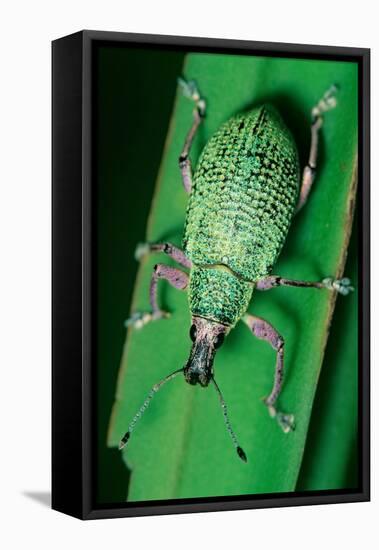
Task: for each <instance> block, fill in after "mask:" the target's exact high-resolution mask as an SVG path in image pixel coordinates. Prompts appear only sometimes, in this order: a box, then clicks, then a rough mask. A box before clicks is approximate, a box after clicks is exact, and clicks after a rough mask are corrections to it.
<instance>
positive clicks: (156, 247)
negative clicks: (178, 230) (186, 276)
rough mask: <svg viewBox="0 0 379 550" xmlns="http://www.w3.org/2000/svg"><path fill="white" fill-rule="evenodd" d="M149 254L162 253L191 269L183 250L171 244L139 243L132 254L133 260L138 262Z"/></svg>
mask: <svg viewBox="0 0 379 550" xmlns="http://www.w3.org/2000/svg"><path fill="white" fill-rule="evenodd" d="M150 252H164V253H165V254H167V256H170V258H172V259H173V260H175V262H178V264H180V265H182V266H183V267H187V268H191V266H192V262H191V260H189V259H188V258H187V256H186V255H185V254H184V252H183V250H180V248H177V247H176V246H175V245H173V244H171V243H139V244H138V245H137V248H136V251H135V253H134V256H135V259H136V260H138V261H139V260H141V259H142V258H143V256H145V255H146V254H149V253H150Z"/></svg>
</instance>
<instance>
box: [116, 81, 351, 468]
mask: <svg viewBox="0 0 379 550" xmlns="http://www.w3.org/2000/svg"><path fill="white" fill-rule="evenodd" d="M179 83H180V85H181V87H182V90H183V93H184V95H185V96H187V97H188V98H190V99H191V100H193V101H194V103H195V109H194V111H193V123H192V126H191V128H190V130H189V132H188V134H187V137H186V139H185V142H184V147H183V150H182V152H181V154H180V157H179V168H180V171H181V174H182V180H183V186H184V189H185V190H186V191H187V193H188V194H189V200H188V207H187V215H186V220H185V226H184V236H183V250H180V249H179V248H177V247H175V246H174V245H172V244H170V243H154V244H150V243H144V244H143V245H140V246H139V247H138V248H137V251H136V257H137V259H140V258H141V257H142V256H143V255H144V254H146V253H148V252H163V253H165V254H167V255H169V256H170V257H171V258H173V259H174V260H175V261H176V262H177V263H179V264H180V265H181V266H182V267H183V268H185V269H187V270H189V273H187V272H186V271H183V270H182V269H179V268H174V267H169V266H167V265H164V264H157V265H156V266H155V268H154V272H153V275H152V279H151V285H150V304H151V307H152V311H151V312H148V313H139V312H137V313H135V314H133V315H132V316H131V317H130V318H129V319H128V320H127V322H126V325H127V326H134V327H136V328H140V327H142V326H143V325H145V324H146V323H148V322H150V321H153V320H157V319H162V318H164V317H166V316H167V313H166V312H164V311H162V310H161V309H160V308H159V305H158V300H157V283H158V280H159V279H162V278H163V279H166V280H167V281H168V282H169V283H170V284H171V285H172V286H173V287H174V288H177V289H179V290H187V291H188V297H189V308H190V312H191V316H192V323H191V327H190V330H189V337H190V340H191V341H192V346H191V351H190V355H189V358H188V361H187V363H186V364H185V365H184V367H182V368H179V369H177V370H174V371H173V372H172V373H171V374H169V375H167V376H166V377H165V378H164V379H163V380H161V381H160V382H158V384H155V385H154V386H153V387H152V389H151V391H150V393H149V395H148V396H147V398H146V399H145V401H144V403H143V404H142V406H141V408H140V409H139V411H138V412H137V414H136V415H135V417H134V418H133V420H132V422H131V424H130V425H129V428H128V430H127V432H126V433H125V435H124V436H123V438H122V439H121V441H120V449H121V448H123V447H124V446H125V445H126V443H127V441H128V440H129V438H130V434H131V432H132V431H133V429H134V428H135V425H136V423H137V422H138V420H139V419H140V418H141V416H142V414H143V413H144V412H145V410H146V409H147V407H148V406H149V404H150V401H151V399H152V398H153V397H154V395H155V394H156V392H157V391H158V390H159V389H160V388H161V387H162V386H163V385H164V384H165V383H166V382H168V381H170V380H172V379H173V378H175V377H176V376H177V375H178V374H179V373H183V374H184V378H185V380H186V382H188V383H189V384H191V385H195V384H199V385H200V386H202V387H207V386H208V385H209V384H210V383H212V385H213V386H214V388H215V390H216V392H217V394H218V397H219V399H220V404H221V407H222V412H223V415H224V420H225V425H226V428H227V430H228V432H229V435H230V437H231V439H232V442H233V445H234V447H235V449H236V452H237V454H238V456H239V457H240V458H241V459H242V460H243V461H245V462H246V461H247V457H246V454H245V452H244V451H243V449H242V447H241V446H240V445H239V443H238V441H237V438H236V435H235V433H234V431H233V429H232V427H231V423H230V420H229V417H228V413H227V408H226V403H225V401H224V398H223V396H222V393H221V391H220V388H219V386H218V385H217V382H216V379H215V374H214V356H215V353H216V351H217V349H219V348H220V347H221V346H222V344H223V343H224V340H225V337H226V336H227V335H228V333H229V332H230V330H231V329H232V328H233V327H234V326H235V325H236V323H237V322H238V321H239V320H242V321H244V323H245V324H246V325H247V326H248V328H249V329H250V331H251V332H252V334H253V335H254V336H256V337H257V338H260V339H262V340H265V341H266V342H267V343H269V344H270V345H271V346H272V348H273V349H274V350H275V352H276V367H275V375H274V383H273V387H272V390H271V392H270V393H269V395H268V396H267V397H266V399H265V400H264V403H265V405H266V406H267V408H268V412H269V413H270V416H272V417H273V418H275V419H276V420H277V422H278V424H279V425H280V427H281V428H282V429H283V431H284V432H285V433H288V432H290V431H291V430H292V429H294V416H293V415H292V414H285V413H283V412H281V411H280V410H278V409H277V400H278V398H279V395H280V392H281V389H282V386H283V380H284V353H285V341H284V338H283V336H282V335H280V334H279V332H278V331H277V330H276V329H275V328H274V327H273V326H272V325H270V323H268V322H267V321H265V320H264V319H261V318H259V317H255V316H254V315H251V314H248V313H247V308H248V306H249V304H250V301H251V298H252V295H253V292H254V290H258V291H265V290H269V289H272V288H275V287H277V286H297V287H304V288H316V289H327V290H329V291H337V292H339V293H341V294H343V295H346V294H348V293H349V292H350V291H352V290H353V288H352V287H351V286H350V280H349V279H347V278H346V277H345V278H343V279H334V278H332V277H326V278H324V279H323V280H322V281H316V282H309V281H295V280H292V279H285V278H283V277H280V276H278V275H272V274H271V271H272V269H273V266H274V265H275V262H276V260H277V258H278V256H279V254H280V251H281V249H282V247H283V244H284V242H285V239H286V236H287V233H288V230H289V228H290V225H291V220H292V218H293V216H294V214H295V213H296V212H297V211H298V210H299V209H300V208H302V206H303V205H304V204H305V203H306V201H307V198H308V196H309V193H310V190H311V187H312V184H313V181H314V178H315V175H316V165H317V148H318V135H319V131H320V128H321V126H322V122H323V114H324V113H325V112H326V111H328V110H329V109H332V108H333V107H335V106H336V99H335V92H336V88H335V86H332V87H331V88H330V89H329V90H328V91H327V92H326V93H325V94H324V96H323V97H322V98H321V100H320V101H319V102H318V103H317V105H316V106H315V107H313V109H312V124H311V147H310V153H309V161H308V164H307V166H306V167H305V168H304V171H303V177H302V180H300V169H299V160H298V153H297V148H296V145H295V143H294V140H293V138H292V136H291V134H290V132H289V130H288V129H287V127H286V126H285V124H284V123H283V121H282V119H281V117H280V114H279V113H278V112H277V111H276V110H275V109H274V108H273V107H272V106H271V105H268V104H267V105H266V104H264V105H258V106H257V107H255V108H254V109H252V110H251V111H250V112H248V113H246V114H238V115H236V116H234V117H232V118H231V119H230V120H228V121H226V122H225V123H224V124H223V125H222V126H221V127H220V128H219V130H218V131H216V133H215V134H214V135H213V136H212V137H211V139H210V140H209V141H208V143H207V144H206V146H205V147H204V150H203V151H202V153H201V156H200V159H199V162H198V166H197V168H196V170H195V172H194V174H192V166H191V160H190V157H189V153H190V149H191V144H192V142H193V139H194V137H195V135H196V132H197V129H198V127H199V125H200V124H201V121H202V119H203V118H204V115H205V108H206V103H205V100H204V99H203V98H202V97H201V96H200V93H199V91H198V89H197V86H196V84H195V82H194V81H188V82H187V81H184V80H182V79H179Z"/></svg>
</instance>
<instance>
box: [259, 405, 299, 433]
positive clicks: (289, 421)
mask: <svg viewBox="0 0 379 550" xmlns="http://www.w3.org/2000/svg"><path fill="white" fill-rule="evenodd" d="M264 403H265V405H266V406H267V409H268V412H269V415H270V416H271V418H276V421H277V423H278V424H279V426H280V427H281V428H282V430H283V432H284V433H285V434H287V433H289V432H290V431H293V430H294V429H295V416H294V415H293V414H284V413H282V412H280V411H278V410H277V409H276V408H275V407H274V406H273V405H268V404H267V403H266V401H265V400H264Z"/></svg>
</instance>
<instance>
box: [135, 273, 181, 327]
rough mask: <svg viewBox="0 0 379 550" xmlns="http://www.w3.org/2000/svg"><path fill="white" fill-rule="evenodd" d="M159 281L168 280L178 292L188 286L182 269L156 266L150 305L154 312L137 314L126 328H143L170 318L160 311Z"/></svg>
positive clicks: (151, 287)
mask: <svg viewBox="0 0 379 550" xmlns="http://www.w3.org/2000/svg"><path fill="white" fill-rule="evenodd" d="M159 279H166V281H168V282H169V283H170V285H171V286H173V287H174V288H177V289H178V290H184V289H185V288H187V285H188V275H187V273H184V272H183V271H180V269H177V268H175V267H170V266H168V265H164V264H157V265H155V266H154V271H153V275H152V277H151V282H150V305H151V309H152V311H150V312H136V313H134V314H133V315H132V316H131V317H129V319H127V320H126V321H125V326H126V327H129V326H134V327H135V328H142V327H143V326H144V325H146V324H147V323H149V322H150V321H156V320H158V319H165V318H167V317H169V313H167V312H166V311H163V310H162V309H160V307H159V305H158V299H157V286H158V280H159Z"/></svg>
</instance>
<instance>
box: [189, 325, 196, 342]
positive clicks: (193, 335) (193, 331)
mask: <svg viewBox="0 0 379 550" xmlns="http://www.w3.org/2000/svg"><path fill="white" fill-rule="evenodd" d="M189 335H190V338H191V340H192V342H194V341H195V340H196V326H195V325H192V326H191V328H190V333H189Z"/></svg>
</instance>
